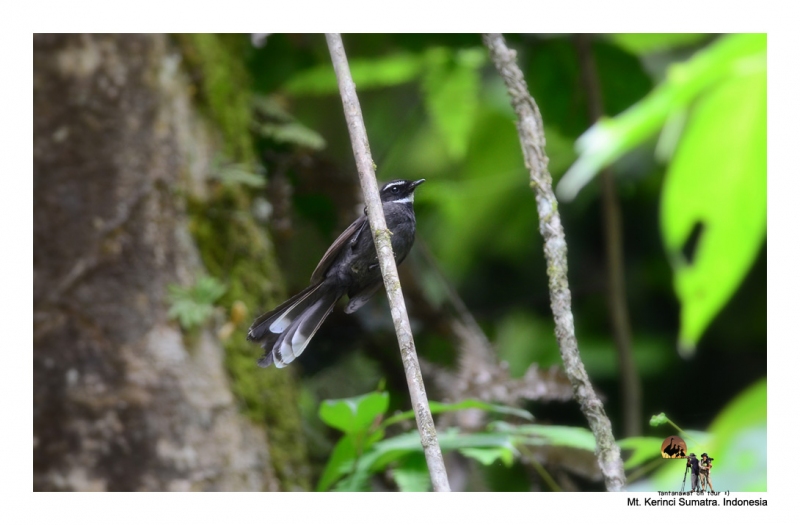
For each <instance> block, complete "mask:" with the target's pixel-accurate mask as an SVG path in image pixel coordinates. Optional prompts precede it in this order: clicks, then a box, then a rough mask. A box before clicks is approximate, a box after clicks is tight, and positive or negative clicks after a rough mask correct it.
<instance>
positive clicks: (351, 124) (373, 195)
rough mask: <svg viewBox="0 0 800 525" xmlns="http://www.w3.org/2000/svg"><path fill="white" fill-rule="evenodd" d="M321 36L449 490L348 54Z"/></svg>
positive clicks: (424, 423) (434, 469)
mask: <svg viewBox="0 0 800 525" xmlns="http://www.w3.org/2000/svg"><path fill="white" fill-rule="evenodd" d="M325 38H326V39H327V41H328V49H329V50H330V53H331V60H332V61H333V67H334V69H335V71H336V78H337V80H338V82H339V91H340V92H341V95H342V104H343V106H344V114H345V119H346V120H347V129H348V130H349V132H350V141H351V142H352V144H353V154H354V155H355V158H356V167H357V168H358V177H359V179H360V180H361V188H362V190H363V192H364V201H365V202H366V205H367V216H368V217H369V223H370V227H371V229H372V236H373V239H374V240H375V248H376V250H377V252H378V260H379V262H380V267H381V273H382V274H383V283H384V286H385V287H386V295H387V296H388V297H389V306H390V307H391V310H392V320H393V321H394V328H395V332H397V341H398V343H399V344H400V354H401V356H402V358H403V368H404V369H405V372H406V380H407V381H408V390H409V393H410V394H411V405H412V406H413V408H414V414H415V415H416V419H417V427H418V428H419V435H420V439H421V441H422V448H423V450H424V451H425V459H426V461H427V463H428V471H429V472H430V475H431V482H432V484H433V490H434V491H436V492H449V491H450V483H449V482H448V480H447V472H446V471H445V468H444V460H443V458H442V451H441V449H440V448H439V440H438V438H437V437H436V429H435V428H434V426H433V417H432V416H431V411H430V407H429V406H428V396H427V394H426V393H425V385H424V384H423V382H422V372H421V371H420V368H419V360H418V359H417V350H416V348H415V346H414V337H413V335H412V333H411V325H410V323H409V320H408V313H407V312H406V305H405V301H404V299H403V290H402V289H401V288H400V279H399V277H398V276H397V265H396V264H395V260H394V253H393V252H392V243H391V238H390V236H391V232H390V231H389V229H388V228H387V226H386V219H385V218H384V216H383V205H382V204H381V199H380V195H379V193H378V182H377V180H376V179H375V165H374V164H373V162H372V154H371V153H370V149H369V142H368V140H367V131H366V128H365V126H364V119H363V117H362V114H361V105H360V104H359V102H358V96H357V95H356V87H355V84H354V83H353V78H352V77H351V75H350V67H349V66H348V63H347V55H345V51H344V45H343V44H342V37H341V35H339V34H338V33H327V34H326V35H325Z"/></svg>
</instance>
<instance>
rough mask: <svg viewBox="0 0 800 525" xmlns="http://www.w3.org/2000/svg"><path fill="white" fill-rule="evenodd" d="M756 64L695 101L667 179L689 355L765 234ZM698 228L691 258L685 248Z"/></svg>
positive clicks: (763, 81) (761, 99)
mask: <svg viewBox="0 0 800 525" xmlns="http://www.w3.org/2000/svg"><path fill="white" fill-rule="evenodd" d="M753 66H754V67H753V68H752V69H751V68H744V69H743V70H742V71H741V74H739V75H734V76H732V77H731V78H729V79H728V80H727V81H726V82H724V83H722V84H721V85H719V86H718V87H717V88H716V89H714V90H712V91H710V92H709V93H707V94H706V95H705V96H703V97H702V98H701V99H700V100H699V101H698V102H697V105H696V106H695V107H694V109H693V111H692V112H691V115H690V117H689V121H688V122H687V125H686V129H685V132H684V134H683V137H682V139H681V142H680V144H679V146H678V150H677V151H676V153H675V157H674V159H673V161H672V163H671V164H670V167H669V170H668V172H667V176H666V180H665V181H664V188H663V191H662V197H661V231H662V236H663V240H664V245H665V248H666V250H667V254H668V257H669V260H670V262H671V264H672V266H673V270H674V283H675V291H676V293H677V295H678V299H679V300H680V303H681V315H680V323H681V326H680V335H679V346H680V349H681V351H682V353H683V354H684V355H686V354H691V353H692V352H693V351H694V348H695V346H696V344H697V342H698V340H699V339H700V337H701V336H702V334H703V332H704V331H705V329H706V328H707V327H708V325H709V324H710V323H711V321H712V320H713V319H714V317H715V316H716V315H717V313H719V311H720V310H721V309H722V307H723V306H725V304H726V303H727V302H728V300H729V299H730V298H731V296H732V295H733V293H734V292H735V291H736V289H737V288H738V287H739V285H740V283H741V282H742V280H743V279H744V277H745V275H746V274H747V272H748V270H749V269H750V267H751V266H752V264H753V262H754V261H755V259H756V256H757V255H758V252H759V250H760V248H761V246H762V244H763V242H764V239H765V236H766V227H767V77H766V70H765V69H763V68H761V67H759V66H758V65H757V64H753ZM698 225H700V226H702V230H701V234H700V237H699V240H698V242H697V246H696V250H695V255H694V258H693V260H691V261H688V260H686V258H685V257H684V255H683V253H682V248H683V246H684V244H685V243H686V242H687V240H688V239H689V237H690V235H691V234H692V230H693V229H694V228H696V227H697V226H698Z"/></svg>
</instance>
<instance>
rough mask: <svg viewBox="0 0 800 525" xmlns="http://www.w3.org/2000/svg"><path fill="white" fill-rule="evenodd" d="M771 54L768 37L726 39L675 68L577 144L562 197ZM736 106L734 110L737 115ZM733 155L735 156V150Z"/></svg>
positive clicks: (560, 190)
mask: <svg viewBox="0 0 800 525" xmlns="http://www.w3.org/2000/svg"><path fill="white" fill-rule="evenodd" d="M766 50H767V39H766V35H764V34H737V35H726V36H723V37H721V38H719V39H717V40H716V41H715V42H713V43H712V44H710V45H709V46H707V47H706V48H704V49H703V50H701V51H699V52H697V53H696V54H695V55H694V56H693V57H692V58H691V59H689V60H688V61H686V62H683V63H680V64H675V65H673V66H671V67H670V69H669V71H668V73H667V78H666V80H665V81H664V82H663V83H662V84H660V85H659V86H658V87H657V88H655V89H654V90H653V91H652V92H651V93H650V94H649V95H647V96H646V97H645V98H644V99H642V100H641V101H640V102H638V103H636V104H634V105H633V106H631V107H630V108H629V109H628V110H626V111H625V112H623V113H622V114H620V115H619V116H617V117H615V118H613V119H608V118H606V119H602V120H600V121H599V122H598V123H597V124H595V125H593V126H592V127H591V128H589V130H588V131H586V133H584V134H583V135H582V136H581V137H580V138H579V139H578V140H577V142H576V144H575V146H576V148H577V150H578V152H579V153H580V157H579V158H578V160H577V161H576V162H575V164H573V165H572V167H571V168H570V169H569V170H568V171H567V173H566V174H564V177H563V178H562V179H561V181H560V182H559V183H558V187H557V193H558V196H559V198H560V199H562V200H565V201H569V200H572V199H573V198H575V196H576V195H577V193H578V192H579V191H580V189H581V188H583V186H585V185H586V184H587V183H588V182H589V181H590V180H591V179H592V177H594V176H595V175H596V174H597V173H598V172H599V171H600V170H601V169H603V168H604V167H606V166H608V165H609V164H611V163H612V162H614V161H615V160H616V159H618V158H619V157H620V156H622V155H623V154H625V153H626V152H628V151H630V150H632V149H633V148H635V147H637V146H639V145H640V144H642V143H643V142H645V141H647V140H649V139H650V137H652V136H653V135H654V134H655V133H656V132H657V131H658V130H659V129H660V128H661V127H662V126H663V125H664V123H665V122H666V121H667V119H669V117H670V115H672V114H673V113H674V112H676V111H683V110H684V109H685V108H686V107H687V106H688V105H689V104H690V103H691V102H692V101H693V100H694V99H695V98H697V97H698V96H699V95H701V94H702V93H704V92H705V91H706V90H708V89H709V88H712V87H714V86H715V84H717V83H718V82H721V81H723V80H725V79H727V78H728V77H730V76H732V75H733V76H737V75H740V74H741V72H742V70H747V69H749V68H754V69H758V68H759V67H761V66H762V65H764V64H765V63H766ZM738 102H742V103H744V104H745V105H747V104H748V101H738ZM735 107H736V104H734V106H732V107H731V108H730V109H731V110H732V111H735ZM730 153H731V157H734V158H735V157H736V151H735V150H732V151H731V152H730Z"/></svg>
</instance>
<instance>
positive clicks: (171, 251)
mask: <svg viewBox="0 0 800 525" xmlns="http://www.w3.org/2000/svg"><path fill="white" fill-rule="evenodd" d="M191 92H192V89H190V86H189V84H188V82H187V81H186V80H185V75H184V73H183V71H182V69H181V54H180V52H179V51H178V48H177V47H176V46H174V45H173V44H172V43H171V42H170V40H169V38H168V37H166V36H160V35H142V36H134V35H92V36H87V35H36V36H35V38H34V429H33V430H34V489H35V490H279V489H296V488H307V487H308V480H307V474H305V473H306V472H307V471H308V468H307V465H305V463H304V462H305V455H304V449H303V448H302V439H301V438H300V436H295V438H294V439H284V437H285V436H287V435H291V434H293V433H294V432H295V431H297V432H299V423H298V421H299V418H298V416H297V413H296V403H285V402H284V403H281V404H280V407H281V408H280V410H281V412H280V413H279V414H278V415H273V414H270V412H269V409H270V404H269V403H265V404H264V406H263V407H261V408H260V409H258V410H256V409H255V408H254V407H253V404H252V401H251V400H247V399H245V400H242V396H241V395H240V392H241V391H242V390H245V391H247V389H248V388H251V387H252V385H254V384H255V385H256V386H257V387H265V388H266V387H268V388H270V389H271V390H270V391H269V392H268V396H269V398H270V399H271V400H273V405H278V403H277V400H281V399H282V400H287V399H288V400H292V399H297V395H296V394H295V392H294V389H295V386H294V383H293V381H292V380H291V376H288V375H284V376H281V377H280V378H279V379H275V377H276V376H271V375H265V372H264V371H262V370H258V369H256V368H255V366H254V365H255V360H254V359H255V357H256V354H257V353H258V352H257V351H256V350H257V349H252V350H251V351H252V358H253V359H252V360H251V363H252V365H253V366H252V369H249V368H248V369H247V370H242V366H241V365H236V363H239V362H243V361H242V359H238V360H237V359H234V360H232V358H231V355H230V348H229V349H228V353H227V354H226V351H225V350H224V349H223V347H222V344H221V343H220V342H219V341H218V339H217V337H216V336H215V334H214V331H213V327H211V326H210V325H209V326H206V327H203V328H201V329H198V330H196V331H194V332H191V333H184V332H182V331H181V329H180V327H179V326H178V325H177V324H176V323H175V322H173V321H170V320H169V319H168V313H167V311H168V305H167V301H166V288H167V285H169V284H172V283H177V284H183V285H189V284H192V283H193V282H194V281H195V279H196V277H197V276H198V275H200V274H202V273H204V272H205V269H204V262H205V260H206V258H205V252H206V251H209V250H210V248H209V247H208V246H206V248H204V247H203V246H202V242H208V243H211V242H214V239H213V238H211V239H205V240H202V241H200V242H201V246H200V250H198V247H197V245H196V239H195V237H193V236H192V233H190V230H192V229H197V230H198V231H200V232H203V231H208V230H209V229H211V226H207V227H204V226H203V225H204V222H203V218H202V217H203V215H204V214H203V213H202V212H198V211H197V210H202V209H203V208H202V206H203V204H202V203H205V204H206V205H207V206H211V207H213V206H214V204H215V203H214V202H213V200H212V199H211V197H209V191H208V190H207V176H208V172H209V170H210V165H211V159H212V157H213V155H214V152H215V151H218V150H220V149H221V144H220V143H219V142H220V141H219V140H218V139H216V138H215V137H218V134H216V133H215V132H214V131H213V130H214V129H215V127H214V126H213V125H209V124H208V123H207V122H206V121H205V120H204V119H203V118H202V117H201V116H200V115H199V114H198V111H197V110H196V108H195V107H194V105H193V102H192V98H191V95H190V93H191ZM187 199H188V200H189V201H190V202H191V203H192V205H191V208H192V210H193V211H192V217H191V219H190V217H189V212H188V211H187V209H188V208H189V206H187ZM244 199H245V198H243V200H244ZM239 202H241V201H239ZM242 211H243V212H244V213H245V214H246V211H247V210H242ZM190 222H191V223H192V225H193V226H192V228H190ZM247 231H250V232H251V234H252V235H256V236H261V237H259V238H258V239H255V240H253V239H251V242H254V243H255V244H256V245H264V246H268V239H266V238H264V237H263V235H264V234H263V232H261V231H260V230H258V229H255V228H252V227H251V228H250V229H249V230H247ZM225 241H226V239H220V240H219V242H225ZM259 243H260V244H259ZM262 251H263V250H262ZM201 253H203V257H201ZM261 255H263V256H264V257H272V254H271V252H269V251H268V250H267V251H265V252H264V253H262V254H261ZM231 256H232V257H234V258H235V257H237V255H236V254H232V255H231ZM244 256H245V257H246V256H247V254H244ZM259 263H260V264H261V266H260V268H258V270H260V271H261V272H264V273H265V274H266V275H265V276H263V277H262V278H263V279H265V280H266V279H275V278H276V276H274V275H273V276H270V275H269V270H270V268H274V267H275V265H274V261H264V260H261V261H259ZM209 270H210V271H212V273H214V271H213V270H212V269H211V268H209ZM217 270H220V269H217ZM223 270H224V269H223ZM216 276H217V277H218V278H219V279H220V280H222V281H223V282H225V283H226V284H227V285H228V288H229V290H230V291H229V294H228V296H226V298H225V299H224V300H223V302H227V304H230V302H232V301H233V299H234V298H233V296H232V294H233V293H234V292H235V290H237V289H240V288H241V284H240V283H237V282H230V281H229V279H228V276H225V275H216ZM235 278H236V277H235V276H234V277H230V279H235ZM251 293H252V292H251ZM263 293H269V292H263ZM246 302H249V301H246ZM225 305H226V304H223V306H225ZM248 306H249V307H250V308H256V307H257V306H256V305H253V304H248ZM260 306H261V307H264V306H265V305H260ZM242 330H243V329H239V330H237V331H236V332H234V334H233V335H232V336H231V341H237V342H236V343H235V344H234V346H236V345H239V344H240V343H239V342H238V341H239V339H242V337H243V333H242ZM237 348H242V350H241V352H246V351H248V350H247V349H246V347H244V346H241V347H239V346H237ZM239 357H241V356H239ZM232 367H233V368H232ZM269 372H270V371H267V373H269ZM256 374H261V375H260V376H258V375H256ZM240 382H241V384H240ZM242 385H244V386H242ZM233 392H236V395H234V393H233ZM262 395H267V393H264V394H262ZM286 411H288V412H289V413H288V414H287V413H286ZM273 435H274V436H277V437H276V438H275V439H273V437H272V436H273Z"/></svg>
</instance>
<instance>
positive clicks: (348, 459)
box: [317, 431, 384, 491]
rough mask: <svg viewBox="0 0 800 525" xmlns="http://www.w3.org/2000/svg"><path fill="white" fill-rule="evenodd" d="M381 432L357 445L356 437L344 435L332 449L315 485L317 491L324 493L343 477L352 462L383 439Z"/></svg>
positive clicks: (371, 435)
mask: <svg viewBox="0 0 800 525" xmlns="http://www.w3.org/2000/svg"><path fill="white" fill-rule="evenodd" d="M383 435H384V434H383V431H378V432H375V433H373V434H370V435H369V436H367V437H366V438H365V440H364V443H360V444H359V443H358V442H357V441H358V439H357V438H358V436H354V435H345V436H342V438H341V439H340V440H339V441H338V442H337V443H336V446H335V447H333V451H332V452H331V455H330V457H329V458H328V463H326V464H325V470H324V471H323V472H322V476H320V479H319V483H317V491H326V490H328V489H330V488H331V486H333V484H334V483H336V482H337V481H338V480H339V479H341V477H342V476H344V475H345V474H346V473H347V471H348V468H350V467H351V466H352V464H353V461H354V460H355V459H356V458H357V457H358V456H359V455H361V454H362V453H363V452H364V451H365V450H367V449H368V448H369V447H370V446H372V444H373V443H375V442H377V441H380V440H381V439H382V438H383Z"/></svg>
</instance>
